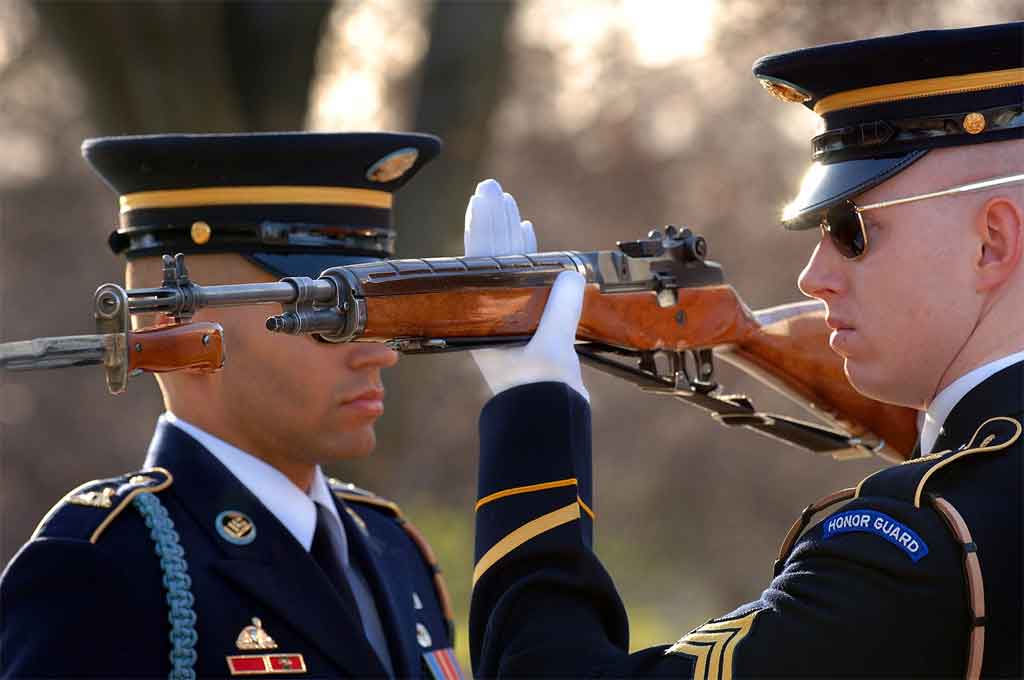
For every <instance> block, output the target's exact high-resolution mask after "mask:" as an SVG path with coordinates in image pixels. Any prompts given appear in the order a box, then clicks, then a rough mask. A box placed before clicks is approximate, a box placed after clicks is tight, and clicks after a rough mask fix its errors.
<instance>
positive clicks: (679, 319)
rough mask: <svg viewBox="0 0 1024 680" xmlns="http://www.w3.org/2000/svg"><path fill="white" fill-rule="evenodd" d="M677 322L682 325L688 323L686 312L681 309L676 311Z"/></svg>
mask: <svg viewBox="0 0 1024 680" xmlns="http://www.w3.org/2000/svg"><path fill="white" fill-rule="evenodd" d="M676 323H677V324H679V325H680V326H682V325H684V324H686V312H684V311H683V310H681V309H680V310H679V311H678V312H676Z"/></svg>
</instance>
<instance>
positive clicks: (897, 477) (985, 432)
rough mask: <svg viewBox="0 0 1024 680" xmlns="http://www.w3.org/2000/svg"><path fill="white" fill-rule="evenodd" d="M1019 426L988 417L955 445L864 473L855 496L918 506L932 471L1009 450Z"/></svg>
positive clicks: (1018, 435) (1018, 441)
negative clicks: (963, 440)
mask: <svg viewBox="0 0 1024 680" xmlns="http://www.w3.org/2000/svg"><path fill="white" fill-rule="evenodd" d="M1021 430H1022V427H1021V424H1020V422H1019V421H1017V420H1016V419H1014V418H1009V417H1005V416H999V417H995V418H989V419H988V420H986V421H984V422H983V423H982V424H981V425H979V426H978V428H977V429H976V430H975V431H974V435H973V436H972V437H971V438H970V439H969V440H968V441H966V442H964V443H963V444H961V445H960V446H959V447H958V448H957V449H948V450H945V451H938V452H936V453H932V454H930V455H927V456H922V457H920V458H913V459H911V460H908V461H906V462H904V463H900V464H899V465H894V466H892V467H889V468H885V469H883V470H879V471H878V472H876V473H874V474H872V475H869V476H868V477H865V478H864V479H863V480H861V482H860V484H858V485H857V489H856V496H855V497H856V498H866V497H883V498H892V499H895V500H898V501H903V502H905V503H910V504H913V506H914V507H915V508H920V507H921V505H922V498H923V497H924V495H925V493H926V492H927V490H928V486H929V483H930V482H931V481H932V479H933V477H934V476H935V475H936V473H938V472H939V471H940V470H944V469H946V468H948V467H949V466H951V465H963V464H966V463H970V462H973V461H977V460H981V459H984V458H986V457H989V456H993V455H999V454H1000V453H1003V452H1006V451H1008V450H1011V447H1013V446H1014V444H1018V445H1020V444H1021V443H1022V442H1024V440H1022V439H1021Z"/></svg>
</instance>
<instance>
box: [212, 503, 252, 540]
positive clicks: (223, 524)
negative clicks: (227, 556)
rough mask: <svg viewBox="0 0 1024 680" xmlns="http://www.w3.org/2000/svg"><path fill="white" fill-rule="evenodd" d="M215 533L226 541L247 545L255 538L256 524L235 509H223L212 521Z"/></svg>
mask: <svg viewBox="0 0 1024 680" xmlns="http://www.w3.org/2000/svg"><path fill="white" fill-rule="evenodd" d="M214 524H215V525H216V527H217V533H218V534H220V537H221V538H223V539H224V540H225V541H227V542H228V543H234V544H235V545H248V544H250V543H252V542H253V541H254V540H256V525H255V524H253V523H252V520H251V519H249V517H248V516H246V515H245V514H243V513H241V512H238V511H237V510H225V511H224V512H222V513H220V514H219V515H217V519H216V520H215V521H214Z"/></svg>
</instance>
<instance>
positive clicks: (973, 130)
mask: <svg viewBox="0 0 1024 680" xmlns="http://www.w3.org/2000/svg"><path fill="white" fill-rule="evenodd" d="M984 130H985V116H983V115H982V114H980V113H968V114H967V115H966V116H964V132H966V133H967V134H969V135H976V134H978V133H980V132H983V131H984Z"/></svg>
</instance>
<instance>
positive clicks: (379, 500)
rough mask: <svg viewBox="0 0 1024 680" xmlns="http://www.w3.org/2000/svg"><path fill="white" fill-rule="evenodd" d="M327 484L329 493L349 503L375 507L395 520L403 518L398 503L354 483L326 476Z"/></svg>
mask: <svg viewBox="0 0 1024 680" xmlns="http://www.w3.org/2000/svg"><path fill="white" fill-rule="evenodd" d="M327 484H328V486H330V487H331V493H333V494H334V496H335V498H338V499H341V500H343V501H346V502H349V503H356V504H359V505H363V506H369V507H371V508H375V509H377V510H380V511H382V512H384V513H385V514H388V515H390V516H391V517H394V518H395V519H397V520H404V519H405V516H404V515H403V514H402V509H401V508H399V507H398V503H395V502H394V501H391V500H388V499H387V498H384V497H383V496H378V495H377V494H375V493H373V492H372V491H367V490H366V489H361V488H359V487H358V486H356V485H355V484H351V483H349V482H343V481H341V480H340V479H334V478H333V477H330V478H328V480H327Z"/></svg>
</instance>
